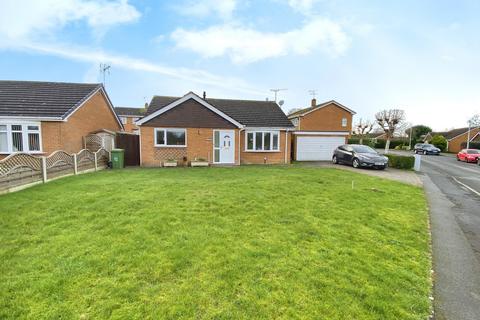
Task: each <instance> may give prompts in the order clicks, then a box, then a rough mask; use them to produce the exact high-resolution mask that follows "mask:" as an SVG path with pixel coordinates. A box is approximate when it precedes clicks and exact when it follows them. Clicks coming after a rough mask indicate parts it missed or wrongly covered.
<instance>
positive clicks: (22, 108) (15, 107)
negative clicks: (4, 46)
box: [0, 80, 102, 119]
mask: <svg viewBox="0 0 480 320" xmlns="http://www.w3.org/2000/svg"><path fill="white" fill-rule="evenodd" d="M99 88H102V84H101V83H65V82H39V81H9V80H0V117H1V116H11V117H39V118H60V119H64V118H66V117H67V116H68V115H69V114H70V113H72V112H73V111H74V110H75V109H76V108H77V107H78V106H79V105H81V104H82V103H83V102H84V101H85V100H86V99H87V98H88V97H89V96H90V95H91V94H92V93H94V92H95V91H96V90H97V89H99Z"/></svg>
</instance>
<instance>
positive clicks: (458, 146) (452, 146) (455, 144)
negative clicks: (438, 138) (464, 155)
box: [448, 128, 480, 153]
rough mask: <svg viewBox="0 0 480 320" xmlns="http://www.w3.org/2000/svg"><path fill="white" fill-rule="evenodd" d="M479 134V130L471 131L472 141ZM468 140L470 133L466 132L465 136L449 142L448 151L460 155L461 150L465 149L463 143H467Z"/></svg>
mask: <svg viewBox="0 0 480 320" xmlns="http://www.w3.org/2000/svg"><path fill="white" fill-rule="evenodd" d="M478 132H480V129H478V128H477V129H472V130H470V139H472V138H473V137H474V136H475V135H476V134H477V133H478ZM467 138H468V133H467V132H465V133H464V134H462V135H460V136H458V137H456V138H454V139H452V140H450V141H449V142H448V151H450V152H455V153H458V152H459V151H460V150H462V149H463V148H462V143H464V142H465V143H467Z"/></svg>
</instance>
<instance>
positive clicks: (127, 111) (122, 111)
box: [115, 107, 145, 117]
mask: <svg viewBox="0 0 480 320" xmlns="http://www.w3.org/2000/svg"><path fill="white" fill-rule="evenodd" d="M115 112H116V113H117V115H119V116H139V117H141V116H143V114H144V113H145V109H143V108H130V107H115Z"/></svg>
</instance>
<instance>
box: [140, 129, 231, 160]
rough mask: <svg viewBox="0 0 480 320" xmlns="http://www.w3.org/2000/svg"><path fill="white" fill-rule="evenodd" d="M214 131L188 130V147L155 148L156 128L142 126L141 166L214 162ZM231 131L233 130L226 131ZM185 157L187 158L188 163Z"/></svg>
mask: <svg viewBox="0 0 480 320" xmlns="http://www.w3.org/2000/svg"><path fill="white" fill-rule="evenodd" d="M213 130H214V129H211V128H187V146H186V147H180V148H178V147H155V139H154V134H155V133H154V132H155V127H146V126H140V149H141V165H142V166H144V167H159V166H161V165H162V163H163V161H165V160H168V159H176V160H177V161H178V164H179V165H189V163H190V161H192V160H194V159H195V158H203V159H206V160H208V161H209V162H210V163H212V162H213ZM225 130H231V129H225ZM234 131H235V137H236V139H235V162H236V163H238V129H234ZM183 157H186V158H187V161H186V163H184V161H183Z"/></svg>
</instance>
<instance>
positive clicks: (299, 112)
mask: <svg viewBox="0 0 480 320" xmlns="http://www.w3.org/2000/svg"><path fill="white" fill-rule="evenodd" d="M329 104H335V105H336V106H338V107H340V108H342V109H344V110H345V111H348V112H350V113H351V114H355V113H356V112H355V111H353V110H352V109H349V108H347V107H345V106H344V105H342V104H340V103H338V102H337V101H335V100H330V101H327V102H323V103H320V104H317V105H315V106H312V107H308V108H303V109H300V110H297V111H295V112H293V113H291V114H289V115H288V118H289V119H292V118H296V117H299V116H303V115H305V114H307V113H309V112H312V111H314V110H317V109H320V108H323V107H326V106H328V105H329Z"/></svg>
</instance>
